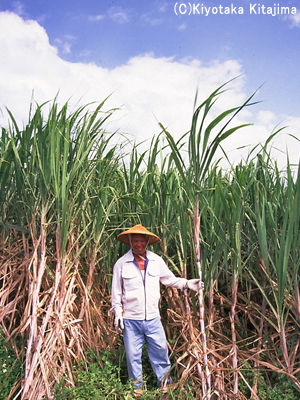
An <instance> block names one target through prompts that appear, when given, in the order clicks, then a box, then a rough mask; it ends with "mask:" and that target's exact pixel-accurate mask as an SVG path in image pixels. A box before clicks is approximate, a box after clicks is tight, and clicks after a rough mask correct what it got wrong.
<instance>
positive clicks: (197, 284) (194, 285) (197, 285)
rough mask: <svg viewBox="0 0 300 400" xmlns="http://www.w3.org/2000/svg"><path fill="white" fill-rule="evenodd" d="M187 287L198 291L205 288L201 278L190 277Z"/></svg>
mask: <svg viewBox="0 0 300 400" xmlns="http://www.w3.org/2000/svg"><path fill="white" fill-rule="evenodd" d="M186 287H187V288H189V289H191V290H194V291H195V292H197V293H198V292H199V290H200V289H203V288H204V283H203V282H202V281H201V280H200V279H189V280H188V281H187V284H186Z"/></svg>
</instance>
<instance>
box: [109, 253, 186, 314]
mask: <svg viewBox="0 0 300 400" xmlns="http://www.w3.org/2000/svg"><path fill="white" fill-rule="evenodd" d="M146 259H148V265H147V267H146V270H145V277H144V279H143V275H142V272H141V271H140V269H139V268H138V266H137V265H136V264H135V263H134V261H133V260H134V256H133V254H132V251H131V250H129V251H128V252H127V253H126V254H124V256H123V257H121V258H119V259H118V261H117V262H116V264H115V265H114V270H113V280H112V308H111V309H112V310H113V311H114V312H115V315H123V317H124V318H127V319H135V320H144V319H146V320H149V319H153V318H156V317H159V315H160V314H159V309H158V303H159V299H160V286H159V283H160V282H161V283H162V284H164V285H166V286H173V287H175V288H177V289H183V288H184V287H185V285H186V283H187V280H186V279H184V278H176V276H175V275H174V274H173V272H171V271H170V270H169V268H168V267H167V266H166V264H165V262H164V260H163V259H162V258H161V257H160V256H158V255H157V254H155V253H153V252H152V251H149V250H147V251H146Z"/></svg>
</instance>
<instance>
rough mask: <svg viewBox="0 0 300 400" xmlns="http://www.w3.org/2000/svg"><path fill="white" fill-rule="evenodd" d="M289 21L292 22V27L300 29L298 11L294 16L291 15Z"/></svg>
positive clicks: (299, 12) (299, 14)
mask: <svg viewBox="0 0 300 400" xmlns="http://www.w3.org/2000/svg"><path fill="white" fill-rule="evenodd" d="M288 19H289V20H290V22H291V26H292V27H297V28H299V27H300V11H297V13H296V14H294V15H289V16H288Z"/></svg>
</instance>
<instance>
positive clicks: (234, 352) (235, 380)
mask: <svg viewBox="0 0 300 400" xmlns="http://www.w3.org/2000/svg"><path fill="white" fill-rule="evenodd" d="M237 291H238V278H237V274H236V273H235V276H234V281H233V289H232V306H231V318H230V321H231V337H232V368H233V394H234V395H235V396H237V394H238V383H239V381H238V370H237V367H238V361H237V345H236V331H235V310H236V304H237Z"/></svg>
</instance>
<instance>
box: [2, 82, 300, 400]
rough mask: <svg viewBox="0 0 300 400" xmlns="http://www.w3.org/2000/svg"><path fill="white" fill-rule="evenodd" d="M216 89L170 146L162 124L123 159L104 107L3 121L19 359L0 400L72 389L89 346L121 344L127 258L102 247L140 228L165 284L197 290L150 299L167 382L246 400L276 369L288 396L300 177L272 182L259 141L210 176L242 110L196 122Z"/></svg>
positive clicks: (297, 307)
mask: <svg viewBox="0 0 300 400" xmlns="http://www.w3.org/2000/svg"><path fill="white" fill-rule="evenodd" d="M223 90H224V86H222V87H220V88H218V89H217V90H216V91H214V92H213V93H212V94H211V95H210V96H209V97H208V98H207V99H206V100H205V101H204V102H202V103H201V104H200V106H196V107H195V111H194V116H193V119H192V124H191V130H190V132H188V133H186V134H184V135H183V136H182V137H181V138H180V139H179V141H176V140H175V139H174V138H173V136H172V135H171V133H169V132H167V131H166V130H165V129H164V127H163V125H161V128H162V132H161V134H160V135H158V136H157V137H153V140H152V142H151V145H150V147H149V151H147V152H144V153H142V154H139V152H138V146H137V145H135V144H133V145H132V149H131V154H130V157H129V159H128V158H127V159H125V158H124V157H123V156H122V155H121V152H120V147H119V146H118V145H115V144H113V143H115V140H112V138H113V136H114V135H112V134H110V133H108V132H106V130H105V123H106V120H107V118H109V117H110V115H111V113H112V111H104V108H105V102H103V103H101V104H100V105H99V106H97V107H95V109H94V111H90V106H89V107H88V106H86V107H80V108H78V109H77V110H75V111H70V110H69V107H68V105H67V104H65V105H63V106H62V107H59V106H58V104H57V103H56V102H55V101H54V102H53V103H51V104H48V103H46V104H44V105H41V106H36V108H35V109H33V108H32V109H31V113H30V117H29V121H28V123H27V124H26V125H25V126H24V127H23V128H19V127H18V124H17V123H16V121H15V119H14V117H13V114H12V113H11V112H9V115H10V121H11V123H10V126H9V128H4V127H3V128H2V133H1V142H0V149H1V156H0V185H1V186H0V189H1V190H0V202H1V203H0V206H1V211H2V212H1V215H0V225H1V232H0V240H1V253H0V258H1V270H0V279H1V283H0V299H1V300H0V301H1V311H0V323H1V327H2V330H3V333H4V334H5V335H6V337H7V339H8V340H10V341H11V343H12V345H13V346H14V348H15V351H16V354H18V355H19V356H21V355H23V356H25V366H24V379H23V380H22V381H20V382H17V384H16V385H15V386H14V388H13V389H12V393H11V398H13V396H15V395H16V394H17V392H18V391H19V394H20V396H21V398H22V399H40V398H45V397H49V398H51V396H52V391H53V389H54V387H55V386H56V385H57V383H58V382H59V379H60V377H61V376H65V377H66V380H67V382H68V383H69V385H72V384H73V383H74V381H73V379H74V372H73V366H74V364H76V362H77V361H78V360H83V361H84V360H85V350H86V349H94V350H95V351H96V352H102V351H104V350H106V349H108V350H110V351H112V352H114V351H115V348H116V347H118V346H119V345H120V340H119V338H118V336H117V335H116V333H115V332H114V330H113V326H112V324H111V316H110V315H109V308H110V285H111V275H112V265H113V263H114V262H115V261H116V259H117V258H118V257H119V256H120V255H121V254H122V253H123V252H124V251H125V250H126V248H125V247H124V246H123V245H121V244H118V243H117V242H116V240H115V237H116V234H117V232H119V231H120V229H123V228H125V227H128V226H130V225H132V224H135V223H139V222H141V223H143V224H144V225H145V226H147V227H148V228H149V229H151V230H152V231H154V232H155V233H157V234H158V235H159V236H160V237H161V238H162V241H161V245H160V247H159V245H156V247H155V248H154V251H156V252H158V253H159V254H161V255H162V256H163V257H164V259H165V261H166V262H167V263H168V265H169V267H170V268H171V269H172V270H173V271H174V272H175V273H176V274H177V275H181V276H187V277H188V278H194V277H198V276H199V275H200V277H201V278H202V279H203V280H204V283H205V288H204V290H201V291H200V293H199V296H195V295H193V294H191V293H187V292H185V293H183V294H181V293H179V292H177V291H176V290H175V289H164V288H163V289H162V303H161V308H162V318H163V320H164V321H165V322H166V324H165V326H166V331H167V336H168V339H169V343H170V349H171V357H172V360H173V365H174V366H173V370H172V371H173V374H174V375H175V378H176V379H175V380H176V384H175V386H177V387H178V388H180V387H182V386H183V385H186V384H188V385H189V387H190V391H191V392H192V393H194V395H195V396H197V397H199V398H203V399H204V398H205V399H208V398H221V399H230V398H237V396H238V397H239V398H245V397H243V394H242V392H241V387H242V386H243V385H246V387H247V388H248V390H249V392H250V393H251V396H252V397H253V398H255V399H257V398H259V391H258V379H257V378H256V377H257V376H258V375H259V374H262V375H265V376H266V379H271V378H270V377H271V375H270V373H271V372H272V373H273V372H275V373H276V374H284V375H285V376H286V377H287V378H288V379H290V380H291V381H292V382H293V384H294V385H295V388H297V387H298V388H299V368H300V365H299V363H300V359H299V344H300V342H299V326H300V303H299V260H300V255H299V241H300V234H299V222H300V221H299V218H300V210H299V207H300V201H299V191H300V177H299V169H298V175H297V176H293V174H292V170H291V166H290V165H289V163H288V162H287V168H286V171H284V173H281V172H280V171H279V170H278V167H277V165H276V163H273V162H272V159H271V157H270V155H269V149H268V145H269V142H267V143H266V145H265V146H263V147H262V148H261V151H260V153H259V154H258V156H256V157H254V156H253V158H252V159H250V158H249V160H248V161H247V162H246V163H240V164H238V165H236V166H233V167H232V168H231V169H230V170H224V169H221V168H220V167H219V166H218V163H217V162H216V160H215V154H216V150H217V149H218V147H219V145H220V144H221V143H222V142H223V140H226V139H227V138H228V137H230V135H232V134H240V135H242V134H243V127H244V126H245V125H237V126H234V125H233V122H234V117H235V116H236V115H237V113H238V112H240V111H241V110H242V109H243V108H244V107H245V106H247V105H249V104H250V101H251V100H252V96H251V97H250V98H249V99H248V100H247V101H246V102H245V103H244V104H242V106H237V107H234V108H232V109H230V110H226V111H224V112H223V113H221V114H220V115H219V116H217V117H215V118H214V119H212V120H209V119H210V114H211V109H212V107H213V105H214V102H215V101H216V100H217V98H218V97H219V96H221V95H222V92H223ZM47 107H48V108H47ZM246 125H247V124H246ZM238 131H239V132H238ZM162 136H163V137H165V138H166V139H167V145H163V144H162V143H163V141H162V140H161V138H162ZM185 144H186V145H187V157H188V159H187V158H186V155H184V154H185V153H184V148H185ZM120 145H122V143H120ZM199 306H200V307H199ZM18 335H21V337H23V344H24V346H23V347H21V348H18V346H16V344H15V338H16V337H17V336H18ZM18 343H19V342H18ZM25 347H26V350H25ZM247 366H250V368H253V370H254V371H256V374H254V376H253V379H249V378H248V376H249V374H247V373H245V368H246V367H247Z"/></svg>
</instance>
